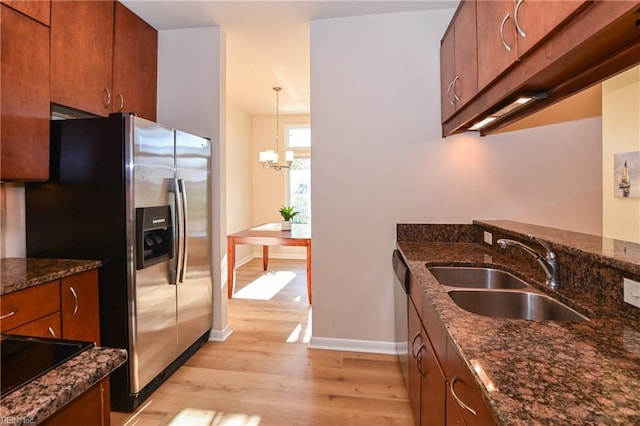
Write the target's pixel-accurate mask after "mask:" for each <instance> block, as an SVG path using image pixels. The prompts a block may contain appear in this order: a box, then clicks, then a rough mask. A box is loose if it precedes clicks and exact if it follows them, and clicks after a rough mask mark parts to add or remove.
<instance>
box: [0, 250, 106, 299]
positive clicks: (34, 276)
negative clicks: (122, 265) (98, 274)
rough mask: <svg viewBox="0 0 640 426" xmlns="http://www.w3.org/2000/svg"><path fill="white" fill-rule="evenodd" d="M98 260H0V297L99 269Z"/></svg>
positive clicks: (100, 263)
mask: <svg viewBox="0 0 640 426" xmlns="http://www.w3.org/2000/svg"><path fill="white" fill-rule="evenodd" d="M101 265H102V262H101V261H99V260H69V259H36V258H7V259H0V296H1V295H4V294H7V293H11V292H14V291H18V290H23V289H25V288H29V287H33V286H35V285H39V284H44V283H46V282H49V281H54V280H57V279H60V278H64V277H66V276H69V275H74V274H78V273H81V272H85V271H88V270H90V269H96V268H99V267H100V266H101Z"/></svg>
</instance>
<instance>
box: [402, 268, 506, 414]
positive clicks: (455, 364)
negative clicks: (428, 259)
mask: <svg viewBox="0 0 640 426" xmlns="http://www.w3.org/2000/svg"><path fill="white" fill-rule="evenodd" d="M409 289H410V295H411V298H410V302H409V303H408V305H409V309H408V348H409V351H408V352H409V353H408V355H407V356H408V358H409V360H408V361H409V362H408V364H409V383H408V391H409V400H410V402H411V409H412V411H413V416H414V419H415V424H416V425H417V426H432V425H461V426H463V425H474V426H484V425H493V424H495V422H494V421H493V417H492V416H491V413H490V411H489V409H488V407H487V406H486V404H485V402H484V400H483V398H482V394H481V390H480V389H479V388H478V387H477V385H476V384H475V379H474V378H473V377H472V375H471V373H470V372H469V371H468V369H467V367H466V364H465V362H464V360H463V359H462V357H461V356H460V355H459V354H458V352H457V351H456V349H455V347H454V346H453V345H452V343H451V342H450V340H449V339H448V338H447V334H446V331H445V329H444V327H443V325H442V323H441V322H440V320H439V318H438V317H437V314H436V313H435V311H434V310H433V309H432V307H431V305H430V303H427V302H428V299H427V298H426V297H424V296H423V294H422V290H421V289H420V288H419V287H417V282H416V280H415V279H414V278H413V276H410V278H409ZM423 299H424V302H425V303H424V304H423Z"/></svg>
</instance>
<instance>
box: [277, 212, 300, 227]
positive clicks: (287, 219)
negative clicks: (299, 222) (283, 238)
mask: <svg viewBox="0 0 640 426" xmlns="http://www.w3.org/2000/svg"><path fill="white" fill-rule="evenodd" d="M278 212H279V213H280V216H282V230H283V231H290V230H291V219H293V218H294V217H295V216H296V215H298V214H299V213H300V212H299V211H297V210H296V209H295V207H293V206H282V207H280V210H278Z"/></svg>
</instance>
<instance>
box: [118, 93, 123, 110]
mask: <svg viewBox="0 0 640 426" xmlns="http://www.w3.org/2000/svg"><path fill="white" fill-rule="evenodd" d="M118 97H119V98H120V108H119V109H118V112H122V111H124V96H122V93H120V92H118Z"/></svg>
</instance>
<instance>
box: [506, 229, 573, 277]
mask: <svg viewBox="0 0 640 426" xmlns="http://www.w3.org/2000/svg"><path fill="white" fill-rule="evenodd" d="M529 239H530V240H531V241H535V242H536V243H538V244H540V245H541V246H542V247H543V248H544V249H545V251H546V254H545V257H544V258H543V257H542V255H540V253H538V252H537V251H535V250H534V249H532V248H531V247H529V246H528V245H526V244H523V243H521V242H520V241H516V240H509V239H506V238H501V239H499V240H498V241H497V244H498V245H499V246H500V247H501V248H503V249H505V250H506V249H507V248H508V247H519V248H521V249H522V250H524V251H525V252H527V253H529V254H530V255H531V256H533V257H534V258H535V259H536V261H537V262H538V263H539V264H540V266H542V269H544V272H545V274H547V285H548V286H549V287H551V288H552V289H556V288H557V287H558V284H559V282H560V278H559V266H558V256H556V254H555V253H554V252H553V250H552V249H551V246H549V244H547V242H545V241H544V240H541V239H539V238H536V237H534V236H533V235H529Z"/></svg>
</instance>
